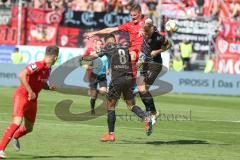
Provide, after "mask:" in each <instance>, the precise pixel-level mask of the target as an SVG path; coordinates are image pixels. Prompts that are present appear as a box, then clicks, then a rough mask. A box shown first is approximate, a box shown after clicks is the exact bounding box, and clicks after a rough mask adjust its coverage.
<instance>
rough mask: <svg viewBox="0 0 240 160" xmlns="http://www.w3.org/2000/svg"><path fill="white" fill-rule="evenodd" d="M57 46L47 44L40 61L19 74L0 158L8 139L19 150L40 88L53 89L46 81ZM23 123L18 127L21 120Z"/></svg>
mask: <svg viewBox="0 0 240 160" xmlns="http://www.w3.org/2000/svg"><path fill="white" fill-rule="evenodd" d="M58 53H59V48H58V47H56V46H48V47H47V48H46V53H45V56H44V59H43V60H42V61H38V62H35V63H32V64H29V65H27V66H26V67H25V68H24V69H23V70H22V71H21V72H20V74H19V79H20V82H21V85H20V86H19V87H18V88H17V90H16V92H15V94H14V97H13V115H12V116H13V121H12V124H10V125H9V127H8V128H7V130H6V131H5V133H4V135H3V138H2V140H1V142H0V158H6V155H5V153H4V150H5V148H6V147H7V145H8V143H9V142H10V140H11V139H12V138H13V145H14V148H15V149H16V151H19V150H20V144H19V141H18V139H19V138H20V137H22V136H24V135H26V134H27V133H29V132H31V131H32V129H33V126H34V122H35V118H36V113H37V98H38V94H39V92H40V91H41V90H42V89H49V90H55V89H56V87H55V86H50V87H49V86H48V84H47V81H48V78H49V75H50V72H51V66H52V65H53V64H54V63H55V62H56V60H57V58H58ZM23 119H24V124H23V125H22V126H21V127H20V125H21V123H22V120H23Z"/></svg>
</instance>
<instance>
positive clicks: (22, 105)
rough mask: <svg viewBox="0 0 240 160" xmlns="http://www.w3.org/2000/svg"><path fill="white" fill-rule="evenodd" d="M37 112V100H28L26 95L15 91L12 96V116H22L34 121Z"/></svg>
mask: <svg viewBox="0 0 240 160" xmlns="http://www.w3.org/2000/svg"><path fill="white" fill-rule="evenodd" d="M36 114H37V100H34V101H28V97H26V96H24V95H21V94H19V93H15V95H14V97H13V117H16V116H19V117H24V118H26V119H27V120H29V121H30V122H32V123H34V122H35V119H36Z"/></svg>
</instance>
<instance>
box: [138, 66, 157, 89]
mask: <svg viewBox="0 0 240 160" xmlns="http://www.w3.org/2000/svg"><path fill="white" fill-rule="evenodd" d="M161 70H162V64H161V63H158V62H144V63H143V66H142V68H141V69H140V75H141V76H144V78H145V79H144V81H145V83H146V84H148V85H152V84H153V83H154V81H155V80H156V78H157V76H158V74H159V73H160V72H161Z"/></svg>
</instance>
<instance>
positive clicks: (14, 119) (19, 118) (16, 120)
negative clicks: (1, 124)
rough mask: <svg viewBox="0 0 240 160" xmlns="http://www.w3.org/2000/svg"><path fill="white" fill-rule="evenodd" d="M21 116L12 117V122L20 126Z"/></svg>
mask: <svg viewBox="0 0 240 160" xmlns="http://www.w3.org/2000/svg"><path fill="white" fill-rule="evenodd" d="M22 120H23V117H19V116H17V117H13V123H14V124H16V125H18V126H20V124H21V123H22Z"/></svg>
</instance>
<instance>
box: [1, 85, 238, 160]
mask: <svg viewBox="0 0 240 160" xmlns="http://www.w3.org/2000/svg"><path fill="white" fill-rule="evenodd" d="M14 90H15V89H14V88H3V87H1V88H0V135H2V134H3V132H4V130H5V129H6V128H7V126H8V124H9V123H10V122H11V112H12V95H13V93H14ZM63 99H72V100H73V101H74V103H73V106H72V108H71V111H72V112H74V113H79V112H85V111H87V110H88V108H89V107H88V106H89V105H88V100H89V98H88V97H82V96H72V95H64V94H60V93H56V92H55V93H54V92H47V91H43V92H42V93H41V94H40V96H39V105H38V116H37V121H36V124H35V127H34V130H33V132H32V133H31V134H29V135H27V136H25V137H23V138H22V139H21V140H20V142H21V147H22V148H21V152H18V153H16V152H14V151H13V149H12V146H11V144H10V145H9V146H8V148H7V149H6V153H7V154H8V156H9V157H10V159H24V160H25V159H49V160H52V159H88V160H89V159H90V160H92V159H97V160H117V159H124V160H133V159H137V160H151V159H156V160H159V159H161V160H200V159H201V160H239V159H240V98H239V97H223V96H207V95H206V96H205V95H182V94H170V95H165V96H159V97H155V102H156V106H157V108H158V109H161V111H162V113H164V114H165V115H171V114H184V115H186V116H189V111H190V110H191V121H186V120H185V121H173V120H170V121H167V120H162V121H159V122H158V124H157V126H155V128H154V133H153V134H152V135H151V136H149V137H148V136H146V135H145V132H144V124H143V123H141V122H139V121H137V120H136V119H133V120H132V121H126V120H123V119H120V118H118V119H117V122H116V137H117V141H116V142H113V143H102V142H100V141H99V138H101V137H102V136H103V133H105V132H106V131H107V126H106V116H102V117H99V118H97V119H94V120H90V121H81V122H64V121H62V120H60V119H58V118H57V117H56V116H55V114H54V109H55V105H56V103H57V102H59V101H60V100H63ZM98 103H99V102H98ZM137 103H138V104H139V105H140V106H143V105H142V103H141V102H140V101H139V99H138V100H137ZM125 113H128V114H131V113H130V112H129V111H128V110H127V109H126V106H125V105H124V103H123V101H122V100H121V101H120V102H119V104H118V107H117V114H125Z"/></svg>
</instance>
